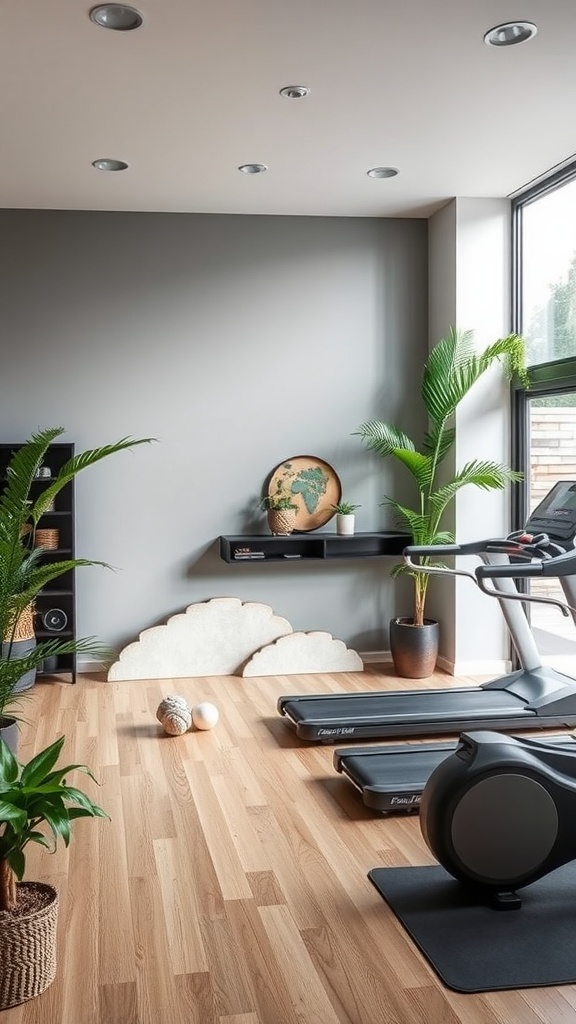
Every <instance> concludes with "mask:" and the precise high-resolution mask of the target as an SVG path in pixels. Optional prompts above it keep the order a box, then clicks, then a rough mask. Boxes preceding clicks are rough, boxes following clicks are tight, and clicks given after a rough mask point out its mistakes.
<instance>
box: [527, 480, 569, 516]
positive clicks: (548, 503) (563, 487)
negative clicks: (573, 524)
mask: <svg viewBox="0 0 576 1024" xmlns="http://www.w3.org/2000/svg"><path fill="white" fill-rule="evenodd" d="M556 517H558V518H560V519H563V518H568V519H573V518H575V517H576V483H571V482H570V481H569V480H561V481H560V483H557V484H556V485H555V486H554V487H553V488H552V490H551V491H550V493H549V494H547V495H546V497H545V498H544V501H542V502H541V503H540V505H538V508H536V509H534V512H533V513H532V515H531V516H530V518H531V519H532V518H534V519H548V518H556Z"/></svg>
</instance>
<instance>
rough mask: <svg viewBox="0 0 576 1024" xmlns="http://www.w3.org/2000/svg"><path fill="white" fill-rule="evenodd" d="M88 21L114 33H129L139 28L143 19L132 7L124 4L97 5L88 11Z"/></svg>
mask: <svg viewBox="0 0 576 1024" xmlns="http://www.w3.org/2000/svg"><path fill="white" fill-rule="evenodd" d="M90 20H91V21H93V22H95V24H96V25H100V26H101V27H102V28H111V29H113V30H114V31H115V32H131V31H132V29H134V28H140V25H141V24H142V22H143V21H144V18H143V17H142V15H141V14H140V12H139V11H137V10H136V9H135V8H134V7H127V6H126V5H125V4H99V5H98V7H93V8H92V10H91V11H90Z"/></svg>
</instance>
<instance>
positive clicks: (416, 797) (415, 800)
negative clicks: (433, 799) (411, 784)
mask: <svg viewBox="0 0 576 1024" xmlns="http://www.w3.org/2000/svg"><path fill="white" fill-rule="evenodd" d="M421 799H422V798H421V796H420V794H419V793H413V794H412V796H393V797H392V799H391V801H390V803H391V804H402V806H404V807H408V806H410V805H413V804H419V803H420V800H421Z"/></svg>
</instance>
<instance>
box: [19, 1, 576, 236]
mask: <svg viewBox="0 0 576 1024" xmlns="http://www.w3.org/2000/svg"><path fill="white" fill-rule="evenodd" d="M94 2H96V0H94ZM91 6H92V4H91V3H90V2H88V3H87V4H85V3H82V2H81V0H1V2H0V16H1V17H0V207H11V208H43V209H71V210H75V209H82V210H147V211H172V212H183V211H185V212H195V213H247V214H287V215H298V214H299V215H319V216H339V217H341V216H344V217H394V216H408V217H422V216H424V217H426V216H428V215H430V214H431V213H432V212H433V211H434V210H436V209H438V208H439V207H440V206H442V205H443V204H444V203H445V202H446V201H447V200H449V199H450V198H451V197H453V196H477V197H492V196H506V195H509V194H510V193H512V192H514V191H515V190H517V189H519V188H520V187H521V186H523V185H524V184H526V183H527V182H529V181H530V180H532V179H533V178H535V177H537V176H540V175H541V174H543V173H544V172H545V171H547V170H548V169H549V168H551V167H553V166H555V165H557V164H559V163H562V162H564V161H566V160H567V159H568V158H569V157H570V156H572V154H573V153H574V152H575V151H576V3H575V2H574V0H544V2H542V0H506V2H502V0H485V2H482V3H478V0H283V2H280V0H136V2H135V3H134V6H136V7H137V8H138V9H139V10H140V11H141V13H142V14H143V16H144V19H145V20H144V25H143V26H142V27H141V28H140V29H138V30H136V31H134V32H112V31H107V30H105V29H103V28H100V27H98V26H96V25H94V24H93V23H92V21H91V20H90V18H89V15H88V12H89V9H90V7H91ZM516 19H518V20H531V21H534V22H535V23H536V24H537V26H538V34H537V35H536V37H535V38H534V39H532V40H530V41H528V42H527V43H524V44H522V45H518V46H513V47H509V48H507V49H494V48H490V47H488V46H486V45H485V43H484V42H483V36H484V33H485V31H486V30H487V29H488V28H491V27H492V26H494V25H497V24H499V23H502V22H505V21H512V20H516ZM286 85H306V86H308V87H309V88H310V89H311V92H310V95H309V96H308V97H306V98H305V99H298V100H289V99H285V98H283V97H282V96H280V95H279V90H280V89H281V88H282V86H286ZM98 157H113V158H117V159H122V160H125V161H127V162H128V164H129V168H128V170H126V171H123V172H116V173H104V172H102V171H97V170H95V169H94V168H93V167H92V166H91V164H92V161H93V160H94V159H96V158H98ZM248 162H260V163H265V164H267V165H268V167H269V170H268V171H267V173H265V174H260V175H244V174H240V173H239V172H238V170H237V168H238V165H239V164H243V163H248ZM380 165H392V166H394V167H397V168H398V169H399V171H400V173H399V175H398V176H397V177H396V178H391V179H385V180H377V179H372V178H369V177H367V175H366V171H367V170H368V169H369V168H370V167H374V166H380Z"/></svg>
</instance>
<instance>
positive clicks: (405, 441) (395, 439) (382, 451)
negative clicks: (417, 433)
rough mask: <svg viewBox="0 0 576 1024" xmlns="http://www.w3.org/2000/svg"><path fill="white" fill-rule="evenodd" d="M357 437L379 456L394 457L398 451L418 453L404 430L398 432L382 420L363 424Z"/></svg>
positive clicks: (356, 433)
mask: <svg viewBox="0 0 576 1024" xmlns="http://www.w3.org/2000/svg"><path fill="white" fill-rule="evenodd" d="M354 433H355V435H357V436H359V437H361V438H362V440H363V441H365V442H366V447H367V448H369V449H370V451H373V452H376V454H377V455H393V454H395V452H396V450H398V451H402V450H405V451H411V452H415V451H416V446H415V444H414V442H413V441H412V439H411V438H410V437H408V434H405V433H404V432H403V431H402V430H398V428H397V427H394V426H393V425H392V424H391V423H381V422H380V420H369V421H368V422H367V423H363V424H362V425H361V426H360V427H359V428H358V430H356V431H355V432H354Z"/></svg>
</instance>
